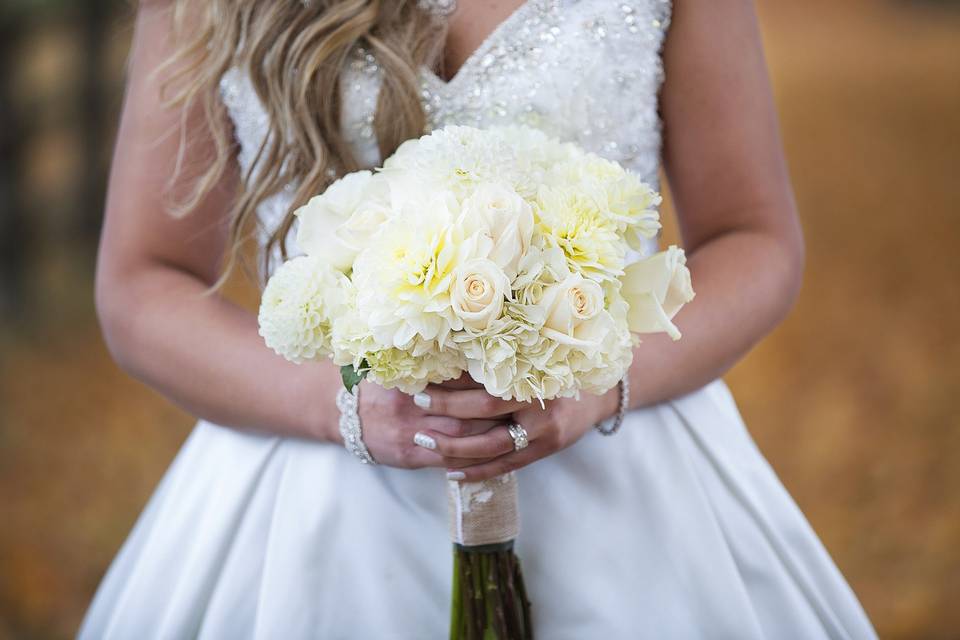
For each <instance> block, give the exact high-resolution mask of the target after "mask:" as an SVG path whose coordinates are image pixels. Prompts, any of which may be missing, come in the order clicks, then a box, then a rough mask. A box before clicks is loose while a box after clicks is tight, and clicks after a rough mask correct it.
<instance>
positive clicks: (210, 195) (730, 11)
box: [80, 0, 875, 640]
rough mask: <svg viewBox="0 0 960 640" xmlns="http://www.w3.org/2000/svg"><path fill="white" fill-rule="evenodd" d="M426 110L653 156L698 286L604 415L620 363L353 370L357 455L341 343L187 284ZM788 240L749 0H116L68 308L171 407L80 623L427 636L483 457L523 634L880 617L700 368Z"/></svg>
mask: <svg viewBox="0 0 960 640" xmlns="http://www.w3.org/2000/svg"><path fill="white" fill-rule="evenodd" d="M450 123H457V124H468V125H474V126H481V127H482V126H489V125H494V124H503V123H520V124H526V125H530V126H535V127H539V128H541V129H543V130H545V131H547V132H549V133H550V134H552V135H554V136H556V137H559V138H561V139H566V140H571V141H574V142H577V143H578V144H580V145H582V146H583V147H585V148H586V149H588V150H590V151H594V152H596V153H598V154H600V155H603V156H605V157H608V158H611V159H613V160H616V161H618V162H620V163H622V164H623V165H624V166H626V167H628V168H629V169H631V170H632V171H634V172H636V173H637V174H638V175H639V176H640V177H641V178H643V179H644V180H646V181H648V182H651V183H655V182H656V180H657V174H658V170H659V168H660V166H661V161H662V164H663V169H664V172H665V175H666V176H667V178H668V179H669V182H670V189H671V192H672V194H673V196H674V201H675V203H676V209H677V212H678V215H679V220H680V230H681V233H682V236H683V242H684V244H685V246H686V249H687V251H688V255H689V266H690V268H691V271H692V273H693V279H694V282H695V284H696V288H697V299H696V301H695V302H694V303H692V304H690V305H688V307H687V308H686V309H684V311H683V312H682V313H681V314H680V315H679V316H678V318H677V323H678V325H679V326H680V328H681V329H682V330H683V333H684V339H683V340H682V341H681V342H679V343H672V342H670V341H669V340H663V339H653V338H651V339H649V340H645V342H644V344H643V345H642V346H641V348H639V349H638V350H637V351H636V358H635V371H637V372H639V371H643V370H658V371H659V372H660V375H657V376H655V377H654V376H647V377H642V376H640V375H634V376H631V377H630V382H629V398H630V406H629V411H628V412H627V413H626V415H621V416H620V418H621V419H620V420H619V421H615V422H616V424H618V425H619V426H620V427H621V428H619V430H618V431H617V432H616V433H615V434H613V435H612V436H611V437H603V436H602V435H601V434H600V433H598V432H597V431H598V430H601V429H602V430H610V423H609V420H608V419H610V418H611V417H615V416H616V415H617V414H618V404H619V397H620V395H619V393H618V392H617V391H616V390H614V391H611V392H610V393H608V394H607V395H605V396H602V397H594V396H589V395H585V396H583V397H582V398H581V399H580V400H578V401H575V400H569V399H564V400H557V401H553V402H549V403H547V405H546V407H545V408H541V407H540V405H538V404H534V405H529V404H521V403H516V402H506V401H502V400H499V399H494V398H492V397H491V396H488V395H486V393H485V392H484V391H483V390H482V389H478V388H477V387H476V386H475V385H474V384H472V383H471V382H470V381H468V380H461V381H458V382H456V383H453V384H449V385H446V386H443V387H429V388H428V389H427V391H426V392H425V393H423V394H418V395H417V396H416V397H409V396H406V395H403V394H402V393H400V392H398V391H387V390H384V389H382V388H379V387H376V386H374V385H370V384H367V383H364V388H363V391H362V393H361V396H360V397H361V403H360V407H359V416H360V420H361V425H362V438H363V441H364V443H365V445H366V449H367V450H368V451H369V454H370V455H371V456H372V458H373V459H374V460H375V461H376V462H377V463H378V464H376V465H369V464H366V465H365V464H360V463H359V462H358V460H357V459H356V457H355V456H353V455H352V454H351V453H350V452H349V451H347V450H346V449H345V448H344V446H343V445H342V441H341V438H340V435H339V432H338V428H337V424H338V418H339V410H338V408H337V406H336V404H335V398H336V391H337V389H338V388H339V387H340V380H339V372H338V371H337V370H336V369H335V368H334V367H333V366H332V365H330V364H328V363H323V364H309V365H302V366H295V365H291V364H288V363H287V362H286V361H284V360H283V359H281V358H280V357H278V356H276V355H274V354H273V353H272V352H271V351H270V350H268V349H267V348H266V347H265V346H264V344H263V341H262V340H261V339H260V337H259V336H258V335H257V324H256V319H255V317H254V316H253V315H252V314H251V313H249V312H248V311H246V310H244V309H241V308H239V307H237V306H234V305H233V304H231V303H230V302H228V301H227V300H226V299H225V298H224V297H222V296H221V295H219V294H218V293H216V292H217V288H216V287H215V286H214V285H216V284H217V283H218V281H220V279H221V277H222V275H223V272H224V269H223V265H224V263H225V262H226V263H227V265H228V267H229V266H230V265H232V264H233V263H234V262H235V260H236V258H237V257H238V255H239V252H240V251H241V249H242V247H241V245H243V244H244V240H245V238H246V237H247V236H248V234H250V233H251V230H252V232H253V236H254V237H255V238H256V240H257V243H258V247H259V258H258V262H259V263H260V265H261V269H260V271H261V273H260V275H261V276H263V277H265V276H266V275H267V274H268V273H269V271H270V269H271V268H273V267H275V266H276V264H277V263H278V261H279V260H282V259H283V258H284V257H287V256H292V255H296V253H297V248H296V247H295V246H294V242H293V240H292V236H293V235H294V234H292V233H291V228H292V225H293V224H294V219H293V218H292V215H291V211H292V210H293V209H295V208H296V207H297V206H299V204H302V203H303V202H304V201H305V199H306V198H308V197H309V196H310V195H312V194H316V193H319V192H321V191H322V190H323V189H324V188H325V186H326V185H328V184H329V183H330V182H331V181H332V180H333V179H334V178H335V177H337V176H338V175H342V174H343V173H345V172H348V171H351V170H355V169H357V168H359V167H364V166H376V165H377V164H378V163H379V161H380V159H381V158H382V157H384V156H385V155H386V154H389V153H390V152H392V151H393V150H394V149H395V148H396V147H397V146H398V144H399V143H401V142H402V141H403V140H405V139H408V138H411V137H416V136H419V135H421V134H422V133H423V132H424V131H427V130H430V129H432V128H435V127H438V126H442V125H445V124H450ZM288 238H289V239H288ZM654 246H655V243H654ZM654 246H651V247H649V249H650V250H653V249H654ZM802 264H803V248H802V240H801V236H800V230H799V225H798V222H797V216H796V212H795V208H794V202H793V197H792V194H791V188H790V184H789V180H788V177H787V171H786V168H785V165H784V160H783V157H782V155H781V150H780V143H779V140H778V134H777V124H776V118H775V115H774V111H773V106H772V101H771V97H770V90H769V87H768V84H767V78H766V72H765V68H764V62H763V57H762V52H761V47H760V38H759V35H758V30H757V24H756V20H755V17H754V14H753V9H752V5H751V3H750V2H749V1H748V0H734V1H732V2H723V3H718V2H714V1H713V0H680V1H678V2H676V3H675V5H674V6H671V3H670V2H669V1H668V0H579V1H575V0H528V1H527V2H521V1H519V0H487V1H484V2H481V1H479V0H461V2H460V4H459V6H456V7H454V6H452V2H450V1H449V0H448V1H443V0H432V1H430V0H419V1H418V2H415V1H413V0H390V1H387V0H303V1H301V0H269V1H267V0H207V1H206V2H201V1H200V0H143V1H142V3H141V6H140V8H139V9H138V15H137V24H136V31H135V35H134V42H133V53H132V58H131V62H130V74H129V87H128V91H127V97H126V103H125V107H124V112H123V118H122V122H121V125H120V134H119V140H118V143H117V149H116V155H115V158H114V163H113V173H112V176H111V180H110V190H109V199H108V204H107V216H106V223H105V228H104V232H103V238H102V244H101V248H100V258H99V265H98V273H97V291H96V295H97V307H98V310H99V314H100V319H101V322H102V325H103V331H104V335H105V336H106V340H107V343H108V345H109V347H110V350H111V352H112V354H113V356H114V357H115V359H116V360H117V362H118V363H119V364H120V365H121V366H122V367H124V368H125V369H126V370H127V371H129V372H130V373H131V374H132V375H134V376H136V377H138V378H139V379H141V380H143V381H144V382H146V383H147V384H149V385H151V386H152V387H154V388H156V389H158V390H159V391H160V392H162V393H163V394H165V395H166V396H167V397H168V398H170V399H171V400H172V401H174V402H176V403H177V404H179V405H180V406H182V407H184V408H185V409H187V410H188V411H190V412H192V413H193V414H195V415H196V416H198V417H199V418H200V422H199V423H198V424H197V426H196V428H195V429H194V431H193V433H192V434H191V435H190V437H189V439H188V440H187V442H186V443H185V444H184V446H183V449H182V450H181V451H180V453H179V455H178V456H177V458H176V460H175V461H174V462H173V464H172V466H171V467H170V469H169V471H168V472H167V473H166V475H165V477H164V478H163V480H162V482H161V483H160V485H159V487H158V488H157V490H156V492H155V494H154V495H153V497H152V498H151V500H150V502H149V504H148V505H147V507H146V509H145V510H144V512H143V514H142V515H141V517H140V519H139V521H138V522H137V524H136V526H135V527H134V529H133V531H132V533H131V534H130V536H129V538H128V540H127V541H126V543H125V544H124V546H123V548H122V549H121V550H120V552H119V554H118V556H117V557H116V559H115V561H114V562H113V564H112V566H111V567H110V569H109V571H108V573H107V575H106V577H105V578H104V580H103V583H102V584H101V586H100V588H99V591H98V592H97V595H96V597H95V599H94V601H93V603H92V605H91V607H90V610H89V612H88V614H87V616H86V619H85V620H84V622H83V626H82V628H81V629H80V637H81V638H84V639H94V638H97V639H100V638H137V639H140V638H188V637H189V638H193V637H202V638H227V639H235V638H285V639H292V638H398V639H399V638H404V639H408V638H409V639H413V638H440V637H444V636H445V635H446V634H447V630H448V622H449V621H448V612H449V593H450V591H449V590H450V581H451V566H450V559H449V558H450V556H449V553H445V552H442V551H443V550H444V549H446V548H447V545H449V539H448V537H447V535H448V534H447V525H446V505H445V502H444V491H443V485H444V481H445V477H448V478H452V479H466V480H471V481H473V480H480V479H485V478H490V477H493V476H496V475H498V474H501V473H504V472H506V471H509V470H518V473H519V475H520V492H521V495H520V502H521V512H522V518H523V522H522V525H521V527H522V528H521V533H520V537H519V539H518V541H517V545H518V555H519V556H520V557H521V558H522V559H523V561H524V569H525V574H526V579H527V587H528V592H529V593H530V597H531V600H532V601H533V603H534V609H533V619H534V627H535V631H536V634H537V636H538V637H540V638H546V639H551V640H554V639H566V638H569V639H578V640H579V639H593V638H597V639H601V638H602V639H607V638H737V639H745V638H777V639H783V638H803V639H811V638H854V639H859V638H873V637H875V634H874V631H873V629H872V628H871V625H870V623H869V621H868V620H867V618H866V616H865V614H864V612H863V610H862V609H861V607H860V604H859V603H858V602H857V599H856V597H855V596H854V594H853V593H852V592H851V590H850V588H849V587H848V586H847V584H846V582H845V581H844V579H843V577H842V576H841V575H840V573H839V572H838V571H837V569H836V567H835V566H834V564H833V562H832V561H831V559H830V557H829V556H828V554H827V552H826V551H825V550H824V548H823V546H822V545H821V544H820V542H819V540H818V539H817V537H816V535H815V534H814V532H813V531H812V530H811V528H810V526H809V525H808V524H807V522H806V520H805V519H804V517H803V515H802V514H801V513H800V511H799V510H798V509H797V507H796V505H795V504H794V503H793V501H792V500H791V498H790V496H789V495H788V494H787V492H786V491H785V490H784V488H783V487H782V486H781V484H780V482H779V481H778V479H777V477H776V476H775V475H774V473H773V471H772V470H771V469H770V467H769V466H768V464H767V463H766V461H765V460H764V459H763V457H762V455H761V454H760V452H759V451H758V449H757V447H756V445H755V444H754V443H753V441H752V440H751V438H750V436H749V434H748V433H747V430H746V428H745V427H744V425H743V423H742V421H741V419H740V416H739V414H738V412H737V408H736V406H735V404H734V401H733V399H732V398H731V396H730V393H729V391H728V390H727V387H726V386H725V385H724V384H723V382H722V381H720V380H719V378H718V377H719V376H720V375H721V374H723V373H724V372H725V371H726V370H727V369H728V368H729V367H730V366H731V365H732V364H733V363H734V362H736V361H737V359H738V358H740V357H742V356H743V354H744V353H746V352H747V350H749V349H750V347H751V346H752V345H753V344H755V343H756V342H757V341H758V340H759V339H760V338H761V337H762V336H763V335H764V334H766V333H767V332H768V331H770V330H771V329H772V328H773V327H774V326H775V325H776V324H777V323H778V322H779V321H780V320H781V319H782V318H783V317H784V315H785V314H786V313H787V311H788V309H789V308H790V306H791V304H792V302H793V300H794V298H795V297H796V295H797V291H798V288H799V284H800V277H801V270H802ZM211 290H212V291H213V293H212V294H211ZM657 363H669V365H670V366H669V367H667V366H663V365H660V366H658V364H657ZM509 422H516V423H518V424H520V425H522V426H523V427H524V428H525V429H526V431H527V434H528V437H529V440H530V446H529V447H526V448H523V449H522V450H515V448H514V440H513V438H512V437H511V433H510V432H509V431H508V430H507V428H505V425H506V424H507V423H509ZM598 423H599V424H601V426H600V427H599V429H595V428H594V427H595V426H597V425H598Z"/></svg>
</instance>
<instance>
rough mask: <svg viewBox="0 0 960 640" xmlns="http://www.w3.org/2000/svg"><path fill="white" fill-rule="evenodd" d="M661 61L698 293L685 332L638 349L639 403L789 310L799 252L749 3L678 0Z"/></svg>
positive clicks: (668, 148) (721, 366) (714, 371)
mask: <svg viewBox="0 0 960 640" xmlns="http://www.w3.org/2000/svg"><path fill="white" fill-rule="evenodd" d="M664 64H665V68H666V77H667V80H666V82H665V84H664V87H663V92H662V95H661V111H662V115H663V119H664V128H665V137H664V167H665V169H666V173H667V177H668V179H669V182H670V189H671V192H672V194H673V199H674V203H675V205H676V211H677V216H678V220H679V223H680V233H681V236H682V239H683V244H684V246H685V247H686V250H687V254H688V258H689V259H688V266H689V267H690V271H691V274H692V276H693V286H694V289H695V290H696V292H697V296H696V298H695V299H694V300H693V302H691V303H690V304H688V305H687V306H686V307H685V308H684V309H683V311H681V312H680V313H679V314H678V316H677V319H676V324H677V326H678V327H679V328H680V330H681V331H682V332H683V339H682V340H680V341H679V342H672V341H671V340H670V339H669V338H667V337H666V336H663V335H657V336H651V337H649V338H646V339H644V343H643V345H641V347H640V348H639V349H637V350H636V361H635V364H634V367H633V371H634V372H636V373H635V375H633V376H632V377H631V379H630V381H631V398H632V399H633V404H634V406H641V405H647V404H653V403H656V402H660V401H663V400H666V399H669V398H672V397H675V396H677V395H680V394H683V393H686V392H689V391H693V390H694V389H697V388H699V387H701V386H703V385H704V384H706V383H708V382H710V381H711V380H713V379H715V378H717V377H718V376H720V375H722V374H723V373H725V372H726V371H727V369H729V368H730V367H731V366H732V365H733V364H734V363H736V362H737V360H739V359H740V358H741V357H742V356H743V355H744V354H745V353H746V352H747V351H748V350H749V349H750V348H751V347H752V346H753V345H754V344H756V342H757V341H759V340H760V339H761V338H762V337H763V336H764V335H766V334H767V333H768V332H769V331H770V330H771V329H773V327H775V326H776V325H777V324H778V323H779V322H780V321H781V320H782V319H783V318H784V316H785V315H786V314H787V312H788V311H789V309H790V307H791V306H792V304H793V302H794V300H795V299H796V296H797V294H798V292H799V288H800V281H801V276H802V271H803V260H804V257H803V253H804V250H803V239H802V236H801V231H800V225H799V221H798V219H797V212H796V206H795V204H794V200H793V192H792V189H791V186H790V179H789V176H788V174H787V169H786V163H785V161H784V158H783V153H782V151H781V145H780V137H779V133H778V126H777V118H776V112H775V109H774V105H773V99H772V95H771V91H770V85H769V81H768V79H767V71H766V65H765V63H764V59H763V50H762V44H761V40H760V32H759V28H758V25H757V20H756V16H755V14H754V10H753V4H752V2H750V1H749V0H733V1H731V2H723V3H717V2H712V1H711V0H682V1H679V2H676V3H675V10H674V17H673V25H672V27H671V30H670V36H669V38H668V39H667V44H666V49H665V51H664ZM644 372H654V375H650V374H649V373H648V374H644Z"/></svg>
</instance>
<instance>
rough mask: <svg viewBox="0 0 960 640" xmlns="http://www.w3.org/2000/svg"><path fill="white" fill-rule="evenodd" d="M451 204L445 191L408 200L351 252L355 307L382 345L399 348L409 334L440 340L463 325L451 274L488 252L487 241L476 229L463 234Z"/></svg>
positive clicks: (442, 342) (454, 207)
mask: <svg viewBox="0 0 960 640" xmlns="http://www.w3.org/2000/svg"><path fill="white" fill-rule="evenodd" d="M457 207H458V205H457V203H456V200H455V199H454V198H452V196H450V194H449V192H440V193H434V195H433V197H431V198H429V199H423V198H421V199H420V200H419V201H413V200H411V201H408V202H407V203H406V205H405V206H404V209H403V210H402V211H401V215H400V216H398V217H397V218H394V219H392V220H390V221H388V222H387V223H386V224H385V225H384V226H383V227H382V229H381V230H380V232H378V233H377V235H376V236H375V237H374V238H373V239H372V241H371V244H370V246H369V247H368V248H367V249H366V250H364V251H363V252H361V253H360V255H359V256H358V257H357V260H356V262H355V264H354V272H353V281H354V283H355V285H356V287H357V291H358V296H357V307H358V309H359V310H360V312H361V314H362V315H363V317H364V318H365V322H366V323H367V324H369V326H370V327H371V330H372V332H373V335H374V337H375V338H376V340H377V341H378V342H379V343H380V344H381V345H382V346H384V347H398V348H405V347H406V345H407V343H409V342H410V341H411V340H412V339H413V338H414V337H415V336H419V337H420V338H422V339H424V340H436V341H437V342H438V343H439V344H441V345H442V344H444V343H445V341H446V340H447V337H448V335H449V333H450V331H451V330H459V329H461V328H462V327H463V323H462V321H461V320H460V318H458V317H457V315H456V314H455V313H454V312H453V309H452V306H451V299H450V295H451V289H452V285H453V281H454V273H455V271H456V269H457V267H458V266H460V265H462V264H464V263H465V262H467V261H468V260H470V259H472V258H475V257H478V256H481V257H482V256H486V255H488V254H489V253H490V250H491V248H492V246H493V241H492V240H491V239H490V238H489V236H487V235H485V234H483V233H480V232H477V233H474V234H472V235H470V236H466V237H464V235H463V233H464V228H463V227H462V226H461V225H457V224H454V222H455V215H456V212H457Z"/></svg>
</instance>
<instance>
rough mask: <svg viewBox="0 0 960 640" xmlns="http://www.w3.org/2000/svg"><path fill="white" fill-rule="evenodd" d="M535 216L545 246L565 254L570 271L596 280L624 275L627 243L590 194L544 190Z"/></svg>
mask: <svg viewBox="0 0 960 640" xmlns="http://www.w3.org/2000/svg"><path fill="white" fill-rule="evenodd" d="M536 212H537V225H538V228H539V230H540V232H541V234H542V236H543V238H544V241H545V243H546V244H547V246H554V247H559V248H560V249H562V250H563V252H564V255H566V258H567V262H568V263H569V265H570V268H571V270H574V271H579V272H580V273H583V274H584V275H586V276H588V277H591V278H594V279H596V280H609V279H614V278H618V277H620V276H621V275H623V267H624V264H625V260H626V249H627V247H626V243H625V242H624V241H623V238H622V237H621V236H620V234H618V233H617V228H616V225H615V224H614V223H613V221H612V220H611V219H610V217H609V216H608V215H607V214H606V212H605V211H604V210H603V209H602V208H601V207H600V205H599V203H598V202H597V200H596V199H595V198H593V197H590V194H587V193H584V192H582V191H579V190H576V189H573V188H562V187H557V188H550V187H543V188H541V189H540V193H539V196H538V198H537V207H536Z"/></svg>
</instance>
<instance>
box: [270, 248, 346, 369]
mask: <svg viewBox="0 0 960 640" xmlns="http://www.w3.org/2000/svg"><path fill="white" fill-rule="evenodd" d="M349 287H350V282H349V281H348V280H347V279H346V278H345V277H344V276H343V274H341V273H340V272H338V271H335V270H334V269H333V268H332V267H330V266H329V265H328V264H327V263H326V262H324V261H322V260H320V259H318V258H314V257H310V256H300V257H297V258H294V259H292V260H289V261H288V262H285V263H284V264H282V265H280V267H279V268H278V269H277V271H276V272H275V273H274V274H273V276H272V277H271V278H270V280H269V282H267V286H266V288H265V289H264V292H263V298H262V299H261V302H260V312H259V314H258V317H257V320H258V322H259V325H260V335H261V336H263V339H264V341H265V342H266V344H267V346H268V347H270V348H271V349H273V350H274V351H275V352H276V353H278V354H279V355H281V356H283V357H284V358H286V359H287V360H290V361H291V362H297V363H300V362H304V361H307V360H317V359H319V358H322V357H325V356H327V355H329V354H330V351H331V345H330V331H331V325H332V323H333V320H334V318H336V316H337V314H338V312H339V310H340V309H341V307H342V305H343V301H344V299H345V295H346V290H347V289H348V288H349Z"/></svg>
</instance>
